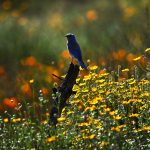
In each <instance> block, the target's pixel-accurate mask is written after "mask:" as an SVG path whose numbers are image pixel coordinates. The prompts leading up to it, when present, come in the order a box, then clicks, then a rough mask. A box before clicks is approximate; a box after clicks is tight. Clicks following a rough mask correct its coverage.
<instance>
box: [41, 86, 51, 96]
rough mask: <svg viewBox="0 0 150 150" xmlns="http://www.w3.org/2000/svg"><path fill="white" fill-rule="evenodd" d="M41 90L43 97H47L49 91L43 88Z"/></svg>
mask: <svg viewBox="0 0 150 150" xmlns="http://www.w3.org/2000/svg"><path fill="white" fill-rule="evenodd" d="M41 90H42V93H43V94H44V95H48V93H49V91H48V89H47V88H45V87H43V88H42V89H41Z"/></svg>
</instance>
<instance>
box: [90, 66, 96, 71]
mask: <svg viewBox="0 0 150 150" xmlns="http://www.w3.org/2000/svg"><path fill="white" fill-rule="evenodd" d="M97 68H98V66H91V67H89V69H90V70H96V69H97Z"/></svg>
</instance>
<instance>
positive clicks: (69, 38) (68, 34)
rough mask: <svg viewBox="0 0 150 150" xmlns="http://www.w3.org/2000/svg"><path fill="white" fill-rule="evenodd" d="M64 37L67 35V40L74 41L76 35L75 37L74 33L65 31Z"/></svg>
mask: <svg viewBox="0 0 150 150" xmlns="http://www.w3.org/2000/svg"><path fill="white" fill-rule="evenodd" d="M65 37H67V40H68V41H76V37H75V35H74V34H72V33H67V34H66V35H65Z"/></svg>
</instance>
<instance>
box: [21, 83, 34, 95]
mask: <svg viewBox="0 0 150 150" xmlns="http://www.w3.org/2000/svg"><path fill="white" fill-rule="evenodd" d="M21 91H22V92H23V93H24V94H27V95H28V96H31V95H32V91H31V87H30V85H29V83H25V84H23V85H22V86H21Z"/></svg>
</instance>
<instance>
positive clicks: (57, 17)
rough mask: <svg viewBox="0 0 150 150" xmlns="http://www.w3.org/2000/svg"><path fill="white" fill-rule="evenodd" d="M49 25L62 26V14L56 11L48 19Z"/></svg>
mask: <svg viewBox="0 0 150 150" xmlns="http://www.w3.org/2000/svg"><path fill="white" fill-rule="evenodd" d="M48 25H49V26H50V27H53V28H61V27H62V16H61V14H59V13H54V14H53V15H52V16H51V17H50V19H49V20H48Z"/></svg>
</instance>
